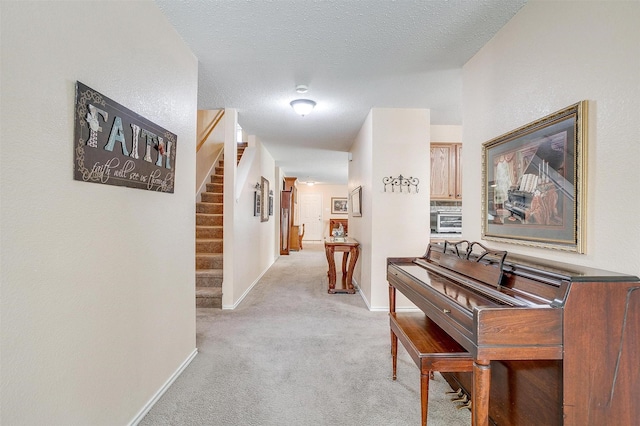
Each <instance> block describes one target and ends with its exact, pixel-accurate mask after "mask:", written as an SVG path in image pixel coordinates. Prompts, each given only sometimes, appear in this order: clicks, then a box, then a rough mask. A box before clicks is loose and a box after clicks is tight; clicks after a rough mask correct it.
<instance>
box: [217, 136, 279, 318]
mask: <svg viewBox="0 0 640 426" xmlns="http://www.w3.org/2000/svg"><path fill="white" fill-rule="evenodd" d="M249 146H250V147H255V149H256V155H255V157H254V160H253V163H252V165H251V168H250V171H249V175H248V177H247V180H246V182H245V183H244V185H243V187H242V192H241V193H240V198H239V199H238V200H234V206H233V208H234V212H233V245H234V247H233V253H234V255H233V266H232V270H231V271H232V272H231V273H232V274H233V297H232V298H228V297H225V295H224V293H223V308H224V309H233V308H235V307H237V306H238V304H239V303H240V302H242V300H243V299H244V297H245V296H246V295H247V294H248V293H249V291H250V290H251V288H253V286H254V285H256V284H257V282H258V280H259V279H260V278H261V277H262V275H264V273H265V272H266V271H267V270H268V269H269V267H270V266H271V265H272V264H273V262H275V260H276V258H277V256H278V255H279V251H278V252H276V250H275V248H276V247H277V246H276V238H279V235H278V234H276V232H275V230H276V225H275V223H274V221H279V220H280V215H279V214H278V212H279V209H278V210H276V208H277V207H278V205H279V203H277V204H276V203H275V200H274V212H273V216H269V220H268V221H267V222H260V216H254V215H253V209H254V192H255V191H256V189H255V188H254V187H255V185H256V183H260V182H261V177H263V176H264V177H265V178H266V179H267V180H268V181H269V186H270V188H272V189H273V190H274V191H273V192H274V197H275V196H276V194H278V197H279V193H278V187H279V186H280V183H279V182H276V166H275V160H274V159H273V157H272V156H271V154H270V153H269V151H267V149H266V148H265V147H264V145H262V143H261V142H260V140H259V139H258V138H257V137H255V136H253V135H249ZM225 188H226V187H225ZM225 192H226V191H225ZM226 202H227V199H226V198H225V204H226ZM267 202H268V201H267ZM265 205H267V204H265ZM225 220H226V211H225ZM225 224H226V222H225ZM227 229H229V228H227V227H225V236H224V239H225V240H226V239H227V234H226V233H227ZM276 253H277V254H276ZM226 256H227V253H226V251H225V276H226V274H227V268H226ZM227 287H228V286H224V288H223V291H224V290H225V289H226V288H227Z"/></svg>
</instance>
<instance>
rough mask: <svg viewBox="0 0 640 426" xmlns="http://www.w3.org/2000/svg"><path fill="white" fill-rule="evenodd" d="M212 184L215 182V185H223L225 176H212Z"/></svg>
mask: <svg viewBox="0 0 640 426" xmlns="http://www.w3.org/2000/svg"><path fill="white" fill-rule="evenodd" d="M211 182H213V183H223V182H224V176H222V175H212V176H211Z"/></svg>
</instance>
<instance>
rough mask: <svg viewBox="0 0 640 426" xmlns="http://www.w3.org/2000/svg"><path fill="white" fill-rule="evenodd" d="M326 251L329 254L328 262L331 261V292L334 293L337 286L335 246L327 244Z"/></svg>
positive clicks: (329, 274) (329, 273)
mask: <svg viewBox="0 0 640 426" xmlns="http://www.w3.org/2000/svg"><path fill="white" fill-rule="evenodd" d="M325 253H326V255H327V262H328V263H329V272H328V273H327V275H328V276H329V293H333V292H334V290H335V288H336V261H335V258H334V247H333V246H326V247H325Z"/></svg>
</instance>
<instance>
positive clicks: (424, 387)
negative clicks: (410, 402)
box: [420, 372, 431, 426]
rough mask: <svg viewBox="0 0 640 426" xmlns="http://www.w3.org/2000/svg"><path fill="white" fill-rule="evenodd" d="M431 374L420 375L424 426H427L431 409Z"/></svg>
mask: <svg viewBox="0 0 640 426" xmlns="http://www.w3.org/2000/svg"><path fill="white" fill-rule="evenodd" d="M430 376H431V374H430V372H427V374H422V373H421V374H420V407H421V408H422V423H420V424H421V425H422V426H427V410H428V409H429V378H430Z"/></svg>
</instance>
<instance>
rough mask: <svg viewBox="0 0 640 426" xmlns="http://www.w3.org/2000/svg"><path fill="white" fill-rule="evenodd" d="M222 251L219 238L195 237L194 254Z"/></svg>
mask: <svg viewBox="0 0 640 426" xmlns="http://www.w3.org/2000/svg"><path fill="white" fill-rule="evenodd" d="M217 253H222V240H221V239H204V238H199V239H196V254H217Z"/></svg>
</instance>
